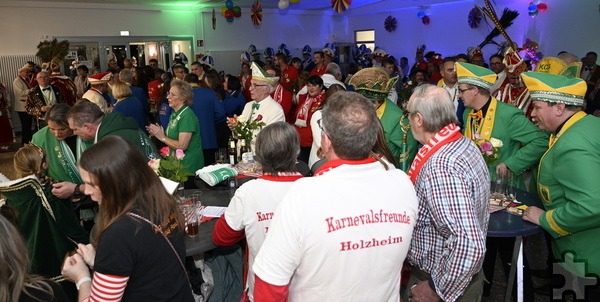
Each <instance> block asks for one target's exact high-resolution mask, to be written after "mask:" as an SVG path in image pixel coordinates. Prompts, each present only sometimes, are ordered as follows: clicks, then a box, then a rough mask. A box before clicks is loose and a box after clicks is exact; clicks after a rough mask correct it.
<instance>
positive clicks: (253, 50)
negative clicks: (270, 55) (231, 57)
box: [248, 44, 260, 55]
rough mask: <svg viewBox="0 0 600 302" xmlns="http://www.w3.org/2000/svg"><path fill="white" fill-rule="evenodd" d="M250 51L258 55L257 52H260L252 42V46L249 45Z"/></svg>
mask: <svg viewBox="0 0 600 302" xmlns="http://www.w3.org/2000/svg"><path fill="white" fill-rule="evenodd" d="M248 52H249V53H250V54H251V55H256V54H260V53H259V52H258V51H257V50H256V46H254V45H253V44H250V46H248Z"/></svg>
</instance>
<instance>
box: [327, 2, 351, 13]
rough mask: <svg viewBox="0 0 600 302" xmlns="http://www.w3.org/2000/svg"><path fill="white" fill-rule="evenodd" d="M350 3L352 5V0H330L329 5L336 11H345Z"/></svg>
mask: <svg viewBox="0 0 600 302" xmlns="http://www.w3.org/2000/svg"><path fill="white" fill-rule="evenodd" d="M350 5H352V0H331V7H332V8H333V10H334V11H336V12H338V13H343V12H345V11H346V10H347V9H348V8H349V7H350Z"/></svg>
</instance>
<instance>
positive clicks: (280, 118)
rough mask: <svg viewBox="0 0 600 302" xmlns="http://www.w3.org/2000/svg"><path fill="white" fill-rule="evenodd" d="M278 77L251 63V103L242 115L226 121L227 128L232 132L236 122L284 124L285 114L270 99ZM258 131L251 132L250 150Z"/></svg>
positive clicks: (245, 107) (247, 104) (279, 106)
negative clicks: (253, 121)
mask: <svg viewBox="0 0 600 302" xmlns="http://www.w3.org/2000/svg"><path fill="white" fill-rule="evenodd" d="M278 81H279V77H276V76H272V75H270V74H268V73H267V72H266V71H264V70H263V69H262V68H260V66H258V65H257V64H256V63H254V62H252V80H251V84H250V96H251V97H252V101H251V102H248V103H246V106H244V110H243V111H242V114H241V115H240V116H239V117H238V116H237V115H234V117H233V118H231V119H228V120H227V126H228V127H229V129H231V130H232V131H233V130H234V129H235V125H236V123H237V122H238V120H239V122H246V121H249V120H251V119H252V120H260V121H262V122H264V123H265V125H269V124H271V123H274V122H285V114H284V113H283V109H282V108H281V105H279V104H278V103H277V102H276V101H275V100H273V98H272V97H271V93H273V92H274V91H275V86H276V85H277V84H278ZM259 131H260V130H259V129H255V130H254V131H253V133H254V135H253V138H252V143H251V145H252V147H253V148H252V149H254V140H255V138H256V136H257V135H258V132H259Z"/></svg>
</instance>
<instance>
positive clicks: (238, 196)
mask: <svg viewBox="0 0 600 302" xmlns="http://www.w3.org/2000/svg"><path fill="white" fill-rule="evenodd" d="M284 178H285V177H283V178H281V179H284ZM293 183H294V182H293V181H273V180H265V179H255V180H251V181H249V182H247V183H245V184H244V185H242V186H241V187H240V188H239V189H238V190H237V191H235V195H234V196H233V198H232V199H231V202H230V203H229V206H228V207H227V210H226V211H225V221H226V222H227V225H228V226H229V227H230V228H231V229H233V230H235V231H244V232H245V233H246V241H247V242H248V250H249V251H250V253H249V256H248V278H247V279H248V280H247V283H246V287H247V288H249V290H248V295H249V296H250V300H251V301H253V300H254V271H253V270H252V264H254V258H255V257H256V255H257V254H258V251H259V250H260V247H261V246H262V244H263V242H264V241H265V237H266V236H267V231H268V229H269V225H270V224H271V219H272V218H273V212H275V209H276V208H277V206H278V205H279V203H280V202H281V200H282V199H283V197H284V196H285V194H286V193H287V192H288V190H289V188H290V187H291V186H292V184H293Z"/></svg>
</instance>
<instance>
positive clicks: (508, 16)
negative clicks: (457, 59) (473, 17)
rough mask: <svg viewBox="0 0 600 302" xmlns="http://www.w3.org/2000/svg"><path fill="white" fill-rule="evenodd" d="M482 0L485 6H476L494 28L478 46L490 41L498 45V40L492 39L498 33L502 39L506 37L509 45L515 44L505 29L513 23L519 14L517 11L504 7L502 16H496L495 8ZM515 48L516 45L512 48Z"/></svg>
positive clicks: (486, 0)
mask: <svg viewBox="0 0 600 302" xmlns="http://www.w3.org/2000/svg"><path fill="white" fill-rule="evenodd" d="M483 2H484V4H485V7H484V8H482V7H477V8H479V9H480V10H481V11H482V12H483V13H484V14H485V16H486V17H487V18H489V19H490V20H491V21H492V22H493V23H494V29H492V31H491V32H490V33H489V34H488V35H487V36H486V37H485V39H484V40H483V42H481V44H479V48H483V47H484V46H485V45H487V44H490V43H491V44H495V45H498V42H496V41H494V38H495V37H497V36H498V35H500V34H502V36H503V37H504V39H506V41H507V42H508V43H509V45H513V46H514V45H516V44H515V43H514V42H513V41H512V40H511V39H510V37H509V36H508V34H507V33H506V29H507V28H508V27H510V26H511V25H512V24H513V21H514V20H515V19H516V18H517V17H518V16H519V12H518V11H515V10H510V9H508V8H504V11H502V16H500V18H498V15H497V14H496V10H495V9H494V7H492V4H491V3H490V1H489V0H484V1H483ZM516 48H517V47H514V48H513V49H516Z"/></svg>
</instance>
